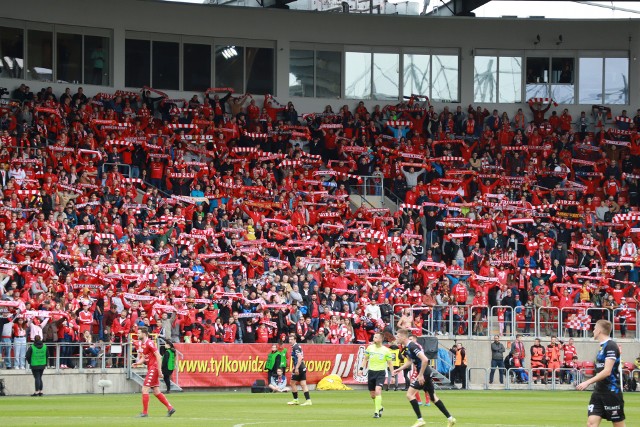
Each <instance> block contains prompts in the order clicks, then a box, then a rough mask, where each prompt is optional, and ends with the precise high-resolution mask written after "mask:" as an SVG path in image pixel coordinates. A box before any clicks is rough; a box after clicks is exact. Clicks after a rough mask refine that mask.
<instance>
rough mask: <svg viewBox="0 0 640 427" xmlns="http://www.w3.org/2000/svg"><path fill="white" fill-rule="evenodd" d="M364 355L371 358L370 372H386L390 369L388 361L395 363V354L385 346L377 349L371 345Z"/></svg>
mask: <svg viewBox="0 0 640 427" xmlns="http://www.w3.org/2000/svg"><path fill="white" fill-rule="evenodd" d="M364 354H365V355H366V356H367V357H368V358H369V370H370V371H386V370H387V367H388V363H387V362H388V361H390V360H391V361H393V354H392V352H391V350H390V349H389V348H387V347H385V346H380V347H376V345H375V344H371V345H370V346H369V347H367V349H366V350H365V351H364Z"/></svg>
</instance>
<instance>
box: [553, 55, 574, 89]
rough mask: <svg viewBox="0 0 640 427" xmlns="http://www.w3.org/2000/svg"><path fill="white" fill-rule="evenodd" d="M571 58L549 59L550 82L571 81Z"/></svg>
mask: <svg viewBox="0 0 640 427" xmlns="http://www.w3.org/2000/svg"><path fill="white" fill-rule="evenodd" d="M574 69H575V67H574V66H573V58H552V59H551V83H567V84H569V83H573V72H574Z"/></svg>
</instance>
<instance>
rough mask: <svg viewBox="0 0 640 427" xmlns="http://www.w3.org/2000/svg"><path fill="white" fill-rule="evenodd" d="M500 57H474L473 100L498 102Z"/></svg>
mask: <svg viewBox="0 0 640 427" xmlns="http://www.w3.org/2000/svg"><path fill="white" fill-rule="evenodd" d="M497 90H498V57H497V56H476V57H474V59H473V102H496V92H497Z"/></svg>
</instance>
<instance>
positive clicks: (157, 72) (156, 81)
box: [151, 41, 180, 90]
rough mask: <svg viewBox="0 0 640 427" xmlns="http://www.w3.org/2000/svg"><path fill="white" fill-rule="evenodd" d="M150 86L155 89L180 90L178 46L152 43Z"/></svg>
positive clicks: (172, 43)
mask: <svg viewBox="0 0 640 427" xmlns="http://www.w3.org/2000/svg"><path fill="white" fill-rule="evenodd" d="M152 58H153V67H152V68H151V69H152V73H151V84H152V85H153V87H154V88H156V89H169V90H179V89H180V44H179V43H176V42H163V41H154V42H153V44H152Z"/></svg>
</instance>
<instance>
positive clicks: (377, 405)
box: [373, 396, 382, 412]
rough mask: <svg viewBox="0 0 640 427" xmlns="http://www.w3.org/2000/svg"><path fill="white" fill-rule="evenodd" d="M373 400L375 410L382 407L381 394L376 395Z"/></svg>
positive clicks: (377, 410) (378, 410)
mask: <svg viewBox="0 0 640 427" xmlns="http://www.w3.org/2000/svg"><path fill="white" fill-rule="evenodd" d="M373 401H374V403H375V405H376V412H380V409H381V408H382V396H376V398H375V399H373Z"/></svg>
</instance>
